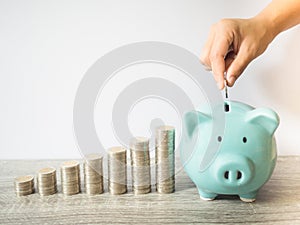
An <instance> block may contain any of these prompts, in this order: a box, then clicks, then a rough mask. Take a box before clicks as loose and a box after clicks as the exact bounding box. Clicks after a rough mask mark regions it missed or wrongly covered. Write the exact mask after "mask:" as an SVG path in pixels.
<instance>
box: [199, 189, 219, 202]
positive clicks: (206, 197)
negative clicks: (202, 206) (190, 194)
mask: <svg viewBox="0 0 300 225" xmlns="http://www.w3.org/2000/svg"><path fill="white" fill-rule="evenodd" d="M198 192H199V195H200V198H201V199H202V200H205V201H211V200H214V199H215V198H216V197H217V194H215V193H211V192H205V191H203V190H200V189H199V188H198Z"/></svg>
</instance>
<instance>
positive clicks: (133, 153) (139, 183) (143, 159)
mask: <svg viewBox="0 0 300 225" xmlns="http://www.w3.org/2000/svg"><path fill="white" fill-rule="evenodd" d="M130 158H131V178H132V188H133V189H132V190H133V192H134V194H146V193H149V192H150V191H151V175H150V156H149V139H147V138H144V137H134V138H132V139H131V141H130Z"/></svg>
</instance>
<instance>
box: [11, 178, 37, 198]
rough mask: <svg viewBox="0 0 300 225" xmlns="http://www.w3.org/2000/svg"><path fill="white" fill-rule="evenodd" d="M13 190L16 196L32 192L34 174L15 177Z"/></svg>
mask: <svg viewBox="0 0 300 225" xmlns="http://www.w3.org/2000/svg"><path fill="white" fill-rule="evenodd" d="M15 191H16V195H17V196H25V195H30V194H32V193H33V192H34V176H32V175H28V176H20V177H17V178H16V179H15Z"/></svg>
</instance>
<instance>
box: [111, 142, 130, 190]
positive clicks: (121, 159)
mask: <svg viewBox="0 0 300 225" xmlns="http://www.w3.org/2000/svg"><path fill="white" fill-rule="evenodd" d="M126 157H127V156H126V149H125V148H123V147H112V148H110V149H108V190H109V192H110V193H111V194H113V195H119V194H124V193H125V192H127V160H126Z"/></svg>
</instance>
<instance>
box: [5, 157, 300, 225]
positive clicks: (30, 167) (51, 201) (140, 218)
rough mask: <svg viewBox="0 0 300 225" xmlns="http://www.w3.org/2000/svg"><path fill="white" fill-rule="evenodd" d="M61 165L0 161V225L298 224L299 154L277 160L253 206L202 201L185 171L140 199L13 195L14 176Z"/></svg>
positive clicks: (221, 200)
mask: <svg viewBox="0 0 300 225" xmlns="http://www.w3.org/2000/svg"><path fill="white" fill-rule="evenodd" d="M61 162H62V161H61V160H51V161H46V160H42V161H33V160H26V161H16V160H14V161H11V160H5V161H0V171H1V177H0V190H1V192H0V224H162V223H166V224H175V223H182V224H192V223H197V224H201V223H202V224H216V223H220V224H239V223H245V224H300V156H288V157H279V158H278V162H277V165H276V169H275V172H274V174H273V176H272V178H271V179H270V181H269V182H268V183H267V184H266V185H265V186H264V187H263V188H262V189H261V190H260V192H259V194H258V196H257V201H256V202H254V203H244V202H242V201H240V200H239V199H238V198H237V197H234V196H222V197H221V198H220V197H219V198H218V199H216V200H215V201H211V202H205V201H202V200H200V198H199V195H198V193H197V190H196V188H195V186H194V184H193V183H192V182H191V180H190V179H189V178H188V177H187V175H186V174H185V173H184V171H181V172H179V173H178V174H177V176H176V192H175V193H172V194H164V195H162V194H158V193H156V192H155V191H154V188H153V192H152V193H150V194H146V195H138V196H134V195H133V194H132V192H128V193H127V194H124V195H120V196H112V195H110V194H109V193H108V192H107V189H106V190H105V193H104V194H101V195H97V196H88V195H86V194H85V193H81V194H77V195H73V196H64V195H62V194H61V193H60V192H59V193H58V194H55V195H52V196H47V197H40V196H39V194H38V193H35V194H32V195H29V196H25V197H17V196H16V195H15V192H14V185H13V181H14V178H15V177H16V176H19V175H26V174H35V173H36V171H37V170H38V169H40V168H42V167H45V166H49V165H50V166H54V167H56V168H59V165H60V164H61ZM58 177H59V176H58ZM59 180H60V179H58V184H60V182H59ZM105 185H106V183H105ZM59 191H60V186H59Z"/></svg>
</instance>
